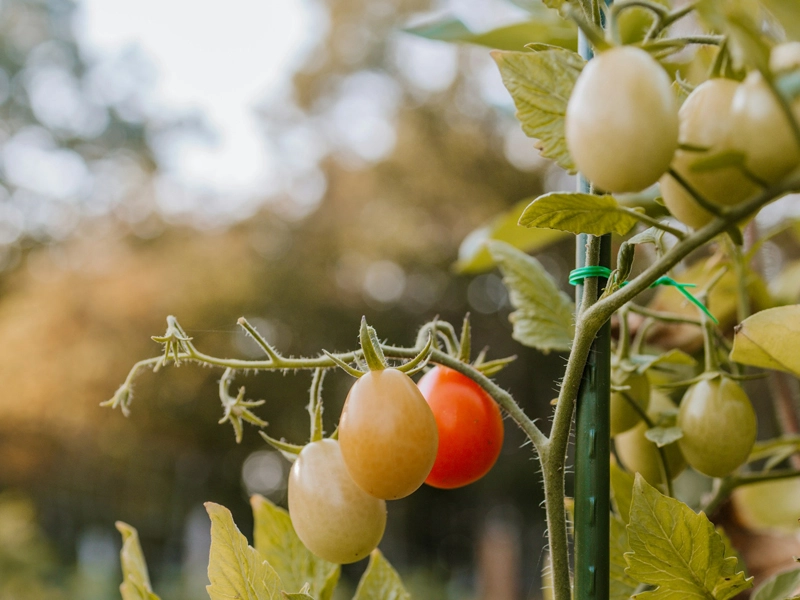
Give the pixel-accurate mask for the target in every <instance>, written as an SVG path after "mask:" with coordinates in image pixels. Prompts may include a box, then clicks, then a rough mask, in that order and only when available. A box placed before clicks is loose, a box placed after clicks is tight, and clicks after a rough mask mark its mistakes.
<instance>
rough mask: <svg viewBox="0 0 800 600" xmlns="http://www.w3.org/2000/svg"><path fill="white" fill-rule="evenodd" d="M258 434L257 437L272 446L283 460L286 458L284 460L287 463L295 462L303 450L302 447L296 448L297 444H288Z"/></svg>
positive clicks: (262, 433)
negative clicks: (259, 436) (281, 455)
mask: <svg viewBox="0 0 800 600" xmlns="http://www.w3.org/2000/svg"><path fill="white" fill-rule="evenodd" d="M258 433H259V435H261V437H262V438H264V441H265V442H267V443H268V444H269V445H270V446H272V447H273V448H275V449H276V450H277V451H278V452H280V453H281V454H283V456H284V458H286V460H288V461H289V462H294V461H296V460H297V457H298V455H299V454H300V452H302V450H303V448H304V446H298V445H297V444H290V443H288V442H283V441H281V440H276V439H275V438H272V437H270V436H268V435H267V434H266V433H264V432H263V431H259V432H258Z"/></svg>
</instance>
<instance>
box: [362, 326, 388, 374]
mask: <svg viewBox="0 0 800 600" xmlns="http://www.w3.org/2000/svg"><path fill="white" fill-rule="evenodd" d="M359 340H360V341H361V351H362V352H363V353H364V360H365V361H366V362H367V367H368V368H369V370H370V371H382V370H383V369H385V368H386V357H385V356H384V355H383V350H382V349H381V342H380V340H379V339H378V334H377V333H376V332H375V329H373V328H372V327H370V326H369V325H367V317H361V329H360V330H359Z"/></svg>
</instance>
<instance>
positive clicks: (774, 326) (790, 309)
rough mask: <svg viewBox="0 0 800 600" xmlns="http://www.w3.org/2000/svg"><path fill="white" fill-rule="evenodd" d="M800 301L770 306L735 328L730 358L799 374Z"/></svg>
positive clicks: (755, 365) (746, 363)
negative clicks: (799, 302)
mask: <svg viewBox="0 0 800 600" xmlns="http://www.w3.org/2000/svg"><path fill="white" fill-rule="evenodd" d="M799 342H800V304H795V305H793V306H780V307H778V308H769V309H767V310H762V311H761V312H758V313H756V314H754V315H753V316H751V317H749V318H747V319H745V320H744V321H742V322H741V323H740V324H739V325H738V326H737V327H736V335H735V336H734V338H733V350H732V351H731V360H732V361H735V362H738V363H741V364H743V365H751V366H754V367H763V368H765V369H776V370H778V371H786V372H787V373H792V374H793V375H795V376H797V377H800V352H798V351H797V348H798V343H799Z"/></svg>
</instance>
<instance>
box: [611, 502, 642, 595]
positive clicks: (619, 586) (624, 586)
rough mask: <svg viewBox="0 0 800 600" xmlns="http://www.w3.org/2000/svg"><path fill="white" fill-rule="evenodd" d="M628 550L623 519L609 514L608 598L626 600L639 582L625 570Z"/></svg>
mask: <svg viewBox="0 0 800 600" xmlns="http://www.w3.org/2000/svg"><path fill="white" fill-rule="evenodd" d="M630 550H631V547H630V545H629V544H628V532H627V531H626V529H625V521H623V520H622V519H621V518H620V517H618V516H616V515H611V519H610V521H609V535H608V551H609V586H608V598H609V600H628V599H629V598H630V597H631V596H632V595H633V593H634V592H635V591H636V588H637V587H639V582H638V581H636V580H635V579H634V578H633V577H631V576H630V575H628V574H627V573H626V572H625V567H626V566H627V563H626V562H625V553H626V552H630Z"/></svg>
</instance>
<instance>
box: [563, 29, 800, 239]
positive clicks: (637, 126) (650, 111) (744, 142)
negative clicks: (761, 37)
mask: <svg viewBox="0 0 800 600" xmlns="http://www.w3.org/2000/svg"><path fill="white" fill-rule="evenodd" d="M769 67H770V72H769V73H768V74H767V76H768V77H770V78H774V77H775V76H778V75H780V74H782V73H784V72H786V71H789V70H793V69H797V68H799V67H800V42H790V43H786V44H782V45H779V46H776V47H775V48H773V49H772V51H771V54H770V61H769ZM790 110H791V111H792V113H793V114H794V117H795V119H796V120H798V119H800V100H795V101H794V103H793V105H792V106H791V107H790ZM566 141H567V147H568V148H569V151H570V154H571V155H572V158H573V159H574V161H575V164H576V166H577V167H578V170H579V171H580V172H581V173H582V174H583V175H584V176H585V177H586V178H587V179H588V180H589V181H591V182H592V183H593V184H594V185H595V186H596V187H597V188H598V189H601V190H603V191H607V192H637V191H640V190H642V189H644V188H646V187H648V186H650V185H652V184H654V183H656V182H657V181H658V182H659V183H660V188H661V194H662V196H663V199H664V203H665V204H666V206H667V208H668V209H669V211H670V212H671V213H672V215H673V216H675V217H676V218H677V219H678V220H680V221H682V222H683V223H685V224H686V225H689V226H690V227H692V228H695V229H697V228H700V227H702V226H703V225H705V224H706V223H708V222H709V221H710V220H711V218H712V215H711V213H710V212H708V211H707V210H705V209H704V208H703V207H702V206H701V205H700V204H699V203H698V201H697V200H696V196H697V195H699V196H701V197H702V198H704V199H705V200H706V201H708V202H709V203H710V204H714V205H718V206H720V207H727V206H733V205H736V204H739V203H741V202H742V201H744V200H747V199H748V198H750V197H752V196H754V195H755V194H756V193H757V192H758V191H759V189H760V188H761V187H763V186H766V185H769V184H772V183H775V182H776V181H778V180H780V179H781V178H782V177H784V176H785V175H787V174H788V173H789V172H790V171H791V170H793V169H794V168H795V167H797V166H798V164H800V147H798V143H797V141H796V138H795V135H794V133H793V128H792V125H791V123H790V121H789V118H788V116H787V111H786V110H785V109H784V107H783V106H782V104H781V102H780V101H779V99H778V98H777V97H776V94H775V92H774V91H773V89H772V87H771V86H770V85H769V83H768V81H767V80H766V79H765V76H764V74H762V73H761V72H759V71H755V70H754V71H752V72H751V73H749V74H748V75H747V77H746V78H745V79H744V81H742V82H737V81H734V80H732V79H724V78H713V79H709V80H707V81H705V82H704V83H702V84H700V85H699V86H697V87H696V88H695V89H694V90H693V91H692V92H691V94H689V96H688V98H686V100H685V101H684V103H683V104H682V105H681V106H680V108H678V102H677V100H676V95H675V93H674V91H673V87H672V80H671V78H670V77H669V75H668V74H667V73H666V71H665V70H664V69H663V68H662V67H661V65H660V64H659V63H658V61H656V60H655V59H654V58H653V57H652V56H650V54H648V53H647V52H646V51H644V50H642V49H640V48H636V47H632V46H622V47H617V48H612V49H610V50H607V51H605V52H602V53H600V54H599V55H598V56H597V57H595V58H594V59H593V60H591V61H589V63H588V64H587V65H586V67H585V68H584V70H583V72H582V73H581V75H580V76H579V77H578V80H577V81H576V84H575V87H574V89H573V92H572V95H571V96H570V100H569V103H568V105H567V111H566ZM723 155H727V156H728V163H727V164H721V165H720V166H719V168H713V169H711V168H708V169H706V168H699V167H697V166H696V165H697V163H698V161H700V160H701V159H703V158H708V157H712V156H718V157H721V156H723ZM737 155H738V156H740V157H741V161H736V160H734V159H733V157H734V156H737Z"/></svg>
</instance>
